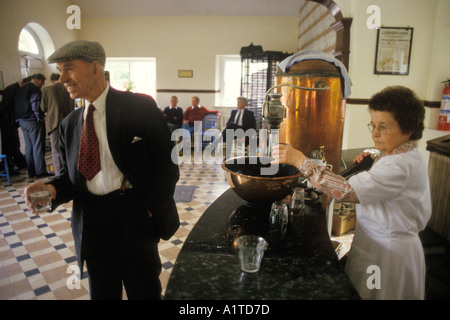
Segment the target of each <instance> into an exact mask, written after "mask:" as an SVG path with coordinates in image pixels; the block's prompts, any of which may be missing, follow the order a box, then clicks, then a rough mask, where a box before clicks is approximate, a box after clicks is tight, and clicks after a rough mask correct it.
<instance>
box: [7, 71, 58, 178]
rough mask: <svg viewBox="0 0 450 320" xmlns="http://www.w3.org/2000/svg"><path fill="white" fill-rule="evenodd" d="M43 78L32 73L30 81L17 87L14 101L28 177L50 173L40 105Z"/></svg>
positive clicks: (43, 120)
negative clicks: (23, 144)
mask: <svg viewBox="0 0 450 320" xmlns="http://www.w3.org/2000/svg"><path fill="white" fill-rule="evenodd" d="M45 79H46V78H45V76H44V75H42V74H40V73H38V74H35V75H33V76H32V77H31V82H30V83H28V84H26V85H24V86H23V87H20V88H19V90H18V92H17V94H16V96H15V101H14V116H15V119H16V121H18V122H19V125H20V127H21V128H22V132H23V137H24V139H25V159H26V161H27V168H28V176H29V177H30V178H33V177H35V176H37V177H38V178H41V177H47V176H50V175H51V174H49V173H48V172H47V166H46V164H45V119H44V113H43V112H42V110H41V107H40V106H41V97H42V92H41V88H42V87H43V86H44V84H45Z"/></svg>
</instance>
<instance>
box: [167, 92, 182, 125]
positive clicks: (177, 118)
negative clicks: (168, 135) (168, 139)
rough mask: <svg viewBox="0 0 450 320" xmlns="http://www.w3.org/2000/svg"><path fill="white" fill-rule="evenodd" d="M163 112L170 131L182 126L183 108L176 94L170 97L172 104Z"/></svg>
mask: <svg viewBox="0 0 450 320" xmlns="http://www.w3.org/2000/svg"><path fill="white" fill-rule="evenodd" d="M163 113H164V118H166V121H167V125H168V126H169V129H170V131H173V130H175V129H178V128H181V125H182V124H183V109H181V108H180V107H179V106H178V98H177V97H176V96H172V97H171V98H170V106H167V107H166V108H165V109H164V111H163Z"/></svg>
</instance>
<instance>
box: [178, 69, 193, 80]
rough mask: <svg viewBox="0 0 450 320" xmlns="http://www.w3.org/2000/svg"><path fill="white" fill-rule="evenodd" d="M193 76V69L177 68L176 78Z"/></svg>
mask: <svg viewBox="0 0 450 320" xmlns="http://www.w3.org/2000/svg"><path fill="white" fill-rule="evenodd" d="M193 76H194V71H193V70H178V78H192V77H193Z"/></svg>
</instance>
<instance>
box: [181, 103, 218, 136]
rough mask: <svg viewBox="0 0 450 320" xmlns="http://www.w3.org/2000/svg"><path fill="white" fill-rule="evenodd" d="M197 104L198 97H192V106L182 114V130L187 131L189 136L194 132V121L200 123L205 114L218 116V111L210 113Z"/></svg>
mask: <svg viewBox="0 0 450 320" xmlns="http://www.w3.org/2000/svg"><path fill="white" fill-rule="evenodd" d="M199 103H200V99H199V97H196V96H194V97H192V106H190V107H189V108H187V109H186V111H185V112H184V116H183V126H182V128H183V129H186V130H188V131H189V133H190V134H191V135H192V134H193V132H194V121H202V120H203V118H204V117H205V116H206V115H207V114H211V113H212V114H217V115H219V114H220V112H219V111H210V110H208V109H206V108H205V107H204V106H201V105H199Z"/></svg>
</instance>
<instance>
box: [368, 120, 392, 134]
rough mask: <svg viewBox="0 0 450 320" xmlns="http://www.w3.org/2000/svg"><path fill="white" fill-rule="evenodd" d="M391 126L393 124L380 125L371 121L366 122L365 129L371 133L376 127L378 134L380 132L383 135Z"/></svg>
mask: <svg viewBox="0 0 450 320" xmlns="http://www.w3.org/2000/svg"><path fill="white" fill-rule="evenodd" d="M393 127H395V126H389V127H388V126H383V125H381V126H378V127H377V126H376V125H374V124H373V123H368V124H367V129H369V132H370V133H372V132H373V131H374V130H375V129H378V132H379V133H380V134H382V135H383V136H384V135H387V134H388V129H390V128H393Z"/></svg>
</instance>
